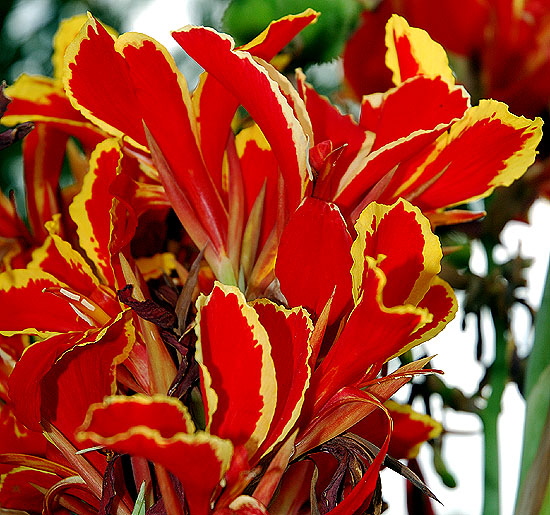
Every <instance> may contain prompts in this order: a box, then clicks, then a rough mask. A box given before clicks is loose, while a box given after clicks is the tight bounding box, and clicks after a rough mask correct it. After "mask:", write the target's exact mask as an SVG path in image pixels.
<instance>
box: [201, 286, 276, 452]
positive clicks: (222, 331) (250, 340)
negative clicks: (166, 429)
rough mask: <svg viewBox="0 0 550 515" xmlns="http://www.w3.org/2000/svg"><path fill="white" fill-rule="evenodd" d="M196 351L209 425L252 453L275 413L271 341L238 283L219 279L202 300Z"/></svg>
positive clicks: (274, 382)
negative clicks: (230, 284) (223, 283)
mask: <svg viewBox="0 0 550 515" xmlns="http://www.w3.org/2000/svg"><path fill="white" fill-rule="evenodd" d="M197 308H198V314H197V324H196V326H195V330H196V332H197V336H198V341H197V355H196V359H197V361H198V362H199V365H200V367H201V389H202V393H203V402H204V404H205V411H206V422H207V426H206V428H207V430H208V431H210V432H211V433H212V434H216V435H218V436H220V437H222V438H228V439H230V440H231V441H232V442H233V444H234V445H244V446H245V447H246V448H247V450H248V452H249V456H252V455H253V454H254V453H255V452H256V450H257V448H258V446H259V445H260V444H261V443H262V442H263V440H264V439H265V437H266V435H267V433H268V430H269V426H270V424H271V421H272V418H273V413H274V412H275V407H276V399H277V383H276V377H275V368H274V365H273V359H272V358H271V344H270V342H269V336H268V333H267V332H266V330H265V329H264V328H263V327H262V325H261V324H260V321H259V319H258V315H257V313H256V311H255V310H254V308H252V307H251V306H249V305H248V304H247V303H246V300H245V298H244V296H243V294H242V293H241V292H240V291H239V290H238V289H237V288H235V287H232V286H225V285H222V284H219V283H217V284H216V286H215V287H214V289H213V291H212V293H211V294H210V295H209V296H208V297H205V296H202V297H199V300H198V301H197Z"/></svg>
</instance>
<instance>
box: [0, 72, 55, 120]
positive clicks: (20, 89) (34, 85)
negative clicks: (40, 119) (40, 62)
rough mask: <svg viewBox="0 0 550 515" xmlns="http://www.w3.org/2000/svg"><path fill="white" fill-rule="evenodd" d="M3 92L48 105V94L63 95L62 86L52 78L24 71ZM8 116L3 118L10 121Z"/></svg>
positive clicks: (13, 96) (9, 95)
mask: <svg viewBox="0 0 550 515" xmlns="http://www.w3.org/2000/svg"><path fill="white" fill-rule="evenodd" d="M4 92H5V94H6V95H7V96H8V97H9V98H12V99H21V100H26V101H28V102H33V103H34V104H39V105H49V104H50V103H51V101H50V98H49V97H50V95H60V96H65V93H64V91H63V88H62V87H61V85H60V84H59V83H58V82H56V81H55V80H54V79H51V78H50V77H42V76H34V75H27V74H26V73H22V74H21V75H20V76H19V77H18V78H17V80H16V81H15V82H14V83H13V84H12V85H11V86H9V87H7V88H6V89H5V91H4ZM10 118H13V117H10V116H6V117H5V118H3V120H8V122H10V123H11V120H9V119H10ZM33 119H34V118H33ZM26 120H28V118H26Z"/></svg>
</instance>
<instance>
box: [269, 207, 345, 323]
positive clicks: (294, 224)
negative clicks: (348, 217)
mask: <svg viewBox="0 0 550 515" xmlns="http://www.w3.org/2000/svg"><path fill="white" fill-rule="evenodd" d="M351 243H352V240H351V236H350V234H349V232H348V230H347V227H346V223H345V221H344V219H343V218H342V215H341V214H340V211H339V209H338V208H337V207H336V206H335V205H334V204H331V203H328V202H324V201H322V200H317V199H315V198H313V197H308V198H307V199H305V200H304V202H303V203H302V205H301V206H300V207H299V208H298V209H297V210H296V212H295V213H294V214H293V215H292V217H291V219H290V221H289V223H288V224H287V226H286V227H285V229H284V231H283V234H282V236H281V243H280V245H279V252H278V255H277V262H276V264H275V271H276V274H277V277H278V279H279V282H280V284H281V291H282V293H283V295H284V296H285V297H286V299H287V301H288V303H289V304H290V305H291V306H305V307H307V308H308V309H309V310H310V311H311V312H312V313H313V314H315V315H319V314H320V313H321V311H322V310H323V308H324V307H325V304H326V303H327V301H328V300H329V298H330V297H331V295H332V294H333V292H334V291H335V296H334V299H333V301H332V306H331V312H330V315H329V323H331V322H334V321H335V320H336V319H337V318H338V317H339V316H340V315H341V313H342V311H343V310H344V308H345V307H346V305H348V304H349V303H350V300H351V296H350V292H351V272H350V271H351V267H352V265H353V261H352V258H351V255H350V250H351ZM335 288H336V290H335Z"/></svg>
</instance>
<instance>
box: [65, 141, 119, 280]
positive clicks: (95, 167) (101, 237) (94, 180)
mask: <svg viewBox="0 0 550 515" xmlns="http://www.w3.org/2000/svg"><path fill="white" fill-rule="evenodd" d="M121 158H122V153H121V151H120V148H119V146H118V143H117V142H116V141H114V140H105V141H104V142H102V143H100V144H99V145H98V146H97V147H96V149H95V150H94V152H93V153H92V155H91V157H90V169H89V171H88V173H87V174H86V175H85V176H84V183H83V184H82V189H81V191H80V192H79V193H78V195H76V196H75V197H74V199H73V202H72V204H71V205H70V206H69V213H70V215H71V218H72V219H73V220H74V221H75V222H76V225H77V233H78V236H79V243H80V246H81V247H82V249H83V250H84V251H85V252H86V255H87V256H88V258H89V259H90V260H91V261H92V263H93V264H94V265H95V266H96V270H97V272H98V274H99V277H100V278H101V279H102V280H103V284H106V285H110V286H112V287H115V279H114V274H113V269H112V265H111V253H110V250H111V249H110V243H111V238H112V236H111V234H112V233H113V230H114V228H113V223H112V216H111V211H112V210H113V200H114V199H113V195H112V194H111V193H110V189H109V186H110V185H111V183H112V182H113V181H114V179H115V177H116V175H117V171H118V166H119V164H120V160H121Z"/></svg>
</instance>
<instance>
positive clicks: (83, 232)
mask: <svg viewBox="0 0 550 515" xmlns="http://www.w3.org/2000/svg"><path fill="white" fill-rule="evenodd" d="M111 150H116V151H117V152H118V155H119V158H118V165H117V168H118V166H120V161H121V159H122V151H121V150H120V146H119V144H118V142H117V140H116V139H114V138H110V139H106V140H103V141H102V142H101V143H99V144H98V145H97V146H96V148H95V149H94V150H93V152H92V154H91V156H90V164H89V172H88V173H87V174H86V175H85V176H84V180H83V182H82V189H81V190H80V191H79V192H78V193H77V195H75V197H74V198H73V201H72V202H71V204H70V205H69V213H70V215H71V218H72V219H73V220H74V222H75V223H76V225H77V234H78V241H79V243H80V246H81V247H82V249H83V250H84V252H86V255H87V256H88V258H90V260H91V261H92V263H94V264H95V265H96V266H95V268H96V272H97V274H98V275H99V276H100V277H101V279H102V281H103V283H104V284H108V283H109V281H108V280H107V278H106V277H105V276H104V275H103V269H102V267H103V266H105V265H106V264H107V263H105V262H104V261H103V260H101V259H100V258H99V256H98V254H97V251H96V249H97V247H98V245H99V243H98V241H97V238H96V237H95V234H94V228H93V220H92V219H90V216H89V213H88V212H87V210H86V202H88V201H89V200H90V199H91V198H92V189H93V187H94V185H95V184H96V181H101V178H100V177H99V176H98V175H97V169H98V164H97V162H98V159H99V158H100V157H101V156H102V155H103V153H104V152H110V151H111ZM111 207H112V202H111ZM109 230H110V233H112V232H113V220H112V217H111V216H109ZM99 265H101V266H99Z"/></svg>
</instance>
